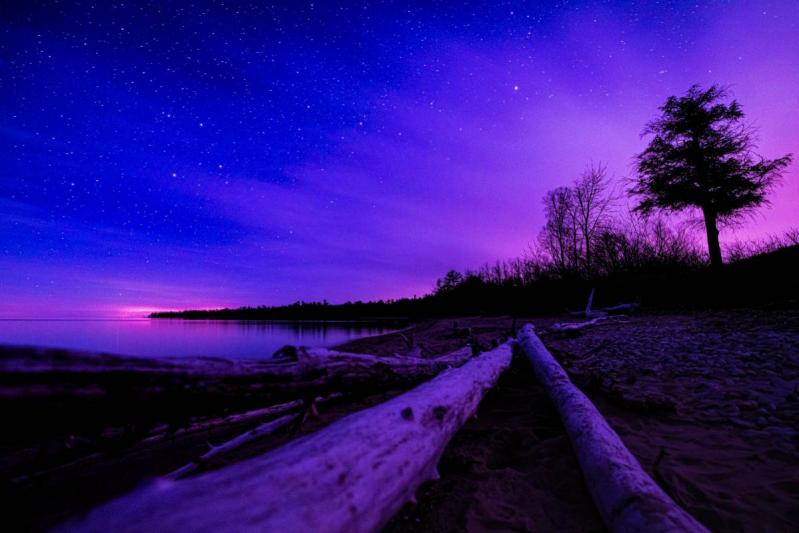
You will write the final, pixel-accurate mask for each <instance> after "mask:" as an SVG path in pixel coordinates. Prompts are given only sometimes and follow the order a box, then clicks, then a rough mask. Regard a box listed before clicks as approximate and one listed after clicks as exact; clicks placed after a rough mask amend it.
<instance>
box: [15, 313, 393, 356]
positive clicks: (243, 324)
mask: <svg viewBox="0 0 799 533" xmlns="http://www.w3.org/2000/svg"><path fill="white" fill-rule="evenodd" d="M388 331H391V329H389V328H387V327H383V326H381V325H363V324H348V323H341V322H338V323H319V322H316V323H297V322H259V321H238V320H163V319H161V320H149V319H140V320H0V344H18V345H28V346H48V347H54V348H69V349H74V350H86V351H92V352H107V353H115V354H122V355H139V356H149V357H158V356H191V355H204V356H217V357H228V358H250V359H262V358H268V357H270V356H271V355H272V354H273V353H274V352H275V350H277V349H278V348H280V347H281V346H284V345H286V344H297V345H302V346H331V345H334V344H338V343H342V342H344V341H347V340H350V339H354V338H357V337H365V336H369V335H379V334H381V333H386V332H388Z"/></svg>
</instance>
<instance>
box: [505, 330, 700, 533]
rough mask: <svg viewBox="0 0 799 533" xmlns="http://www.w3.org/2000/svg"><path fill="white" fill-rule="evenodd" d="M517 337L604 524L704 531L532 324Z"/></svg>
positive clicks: (670, 532) (669, 532)
mask: <svg viewBox="0 0 799 533" xmlns="http://www.w3.org/2000/svg"><path fill="white" fill-rule="evenodd" d="M518 342H519V347H520V349H521V351H522V353H523V354H524V355H525V356H526V357H527V358H528V359H529V360H530V363H531V364H532V366H533V371H534V372H535V375H536V377H537V378H538V381H540V382H541V384H542V385H543V387H544V389H546V391H547V394H548V395H549V397H550V398H551V399H552V401H553V403H554V404H555V407H556V409H557V410H558V413H559V414H560V417H561V419H562V420H563V425H564V426H565V428H566V432H567V433H568V435H569V439H570V440H571V443H572V447H573V448H574V452H575V455H576V456H577V459H578V461H579V463H580V467H581V469H582V471H583V475H584V477H585V480H586V483H587V485H588V490H589V491H590V493H591V496H592V498H593V500H594V503H595V504H596V506H597V509H598V510H599V513H600V514H601V515H602V519H603V521H604V522H605V525H606V526H607V527H608V528H609V529H611V530H612V531H615V532H619V533H628V532H629V533H632V532H639V531H647V532H661V533H677V532H705V531H707V530H706V529H705V527H704V526H702V525H701V524H700V523H699V522H697V521H696V519H694V518H693V517H692V516H691V515H690V514H688V513H687V512H686V511H685V510H683V509H682V508H681V507H679V506H678V505H677V504H676V503H674V501H673V500H672V499H671V498H670V497H669V496H668V495H667V494H666V493H665V492H663V490H662V489H661V488H660V487H659V486H658V485H657V484H656V483H655V482H654V481H653V480H652V478H651V477H649V476H648V475H647V474H646V472H644V470H643V468H641V465H640V463H639V462H638V461H637V460H636V459H635V457H634V456H633V455H632V453H630V451H629V450H628V449H627V448H626V447H625V446H624V443H623V442H622V440H621V438H619V436H618V435H617V434H616V432H615V431H613V429H612V428H611V427H610V425H608V423H607V421H606V420H605V418H604V417H603V416H602V415H601V414H600V413H599V411H598V410H597V409H596V407H594V405H593V404H592V403H591V401H590V400H589V399H588V398H587V397H586V396H585V395H584V394H583V393H582V392H580V390H579V389H577V387H575V386H574V385H573V384H572V383H571V381H570V380H569V377H568V375H567V374H566V372H565V371H564V370H563V368H561V366H560V365H559V364H558V362H557V361H555V359H554V358H553V357H552V355H551V354H550V353H549V351H548V350H547V349H546V347H545V346H544V344H543V343H542V342H541V340H540V339H539V338H538V337H537V336H536V334H535V331H534V329H533V326H532V325H530V324H527V325H526V326H525V327H524V328H522V330H521V331H520V333H519V337H518Z"/></svg>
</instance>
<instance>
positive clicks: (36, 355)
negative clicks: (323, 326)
mask: <svg viewBox="0 0 799 533" xmlns="http://www.w3.org/2000/svg"><path fill="white" fill-rule="evenodd" d="M297 352H298V354H299V355H301V357H299V356H298V357H297V358H296V360H291V359H267V360H254V361H244V360H232V359H231V360H227V359H221V358H172V359H147V358H136V357H120V356H113V355H103V354H89V353H79V352H66V351H62V350H37V349H30V348H2V347H0V396H2V400H3V410H2V413H0V423H2V426H3V427H4V428H5V429H6V431H5V432H4V435H3V437H2V438H0V443H3V444H13V445H15V446H16V445H35V444H36V443H37V442H46V441H48V440H53V441H55V442H59V441H66V440H67V439H74V438H77V440H78V441H80V442H87V443H91V444H86V447H91V446H94V444H93V443H99V442H101V441H104V440H108V439H110V438H115V439H116V438H117V437H116V435H120V437H119V439H122V438H124V439H125V441H126V442H130V443H133V442H141V441H142V440H146V439H152V440H153V441H156V440H159V439H160V438H162V437H160V436H159V435H162V436H171V435H175V434H176V432H178V431H180V430H181V429H186V428H188V429H191V428H192V426H193V425H195V424H198V423H199V424H203V423H204V420H206V421H207V420H214V419H221V420H223V421H224V420H225V419H226V417H228V416H230V415H232V414H235V413H246V412H248V411H254V410H255V411H256V412H255V413H253V414H254V415H256V416H260V414H258V412H257V411H258V410H260V409H262V408H263V406H265V405H270V404H271V405H276V404H288V406H289V408H292V406H294V405H295V404H294V403H293V402H296V401H297V400H307V399H309V398H315V397H317V396H322V397H326V396H330V395H332V394H336V393H342V392H346V393H347V394H352V395H355V396H358V395H361V394H363V395H368V394H373V393H375V392H380V391H384V390H387V389H392V388H393V389H407V388H410V387H413V386H414V385H417V384H419V383H421V382H422V381H425V380H427V379H430V378H431V377H432V376H434V375H436V374H438V373H439V372H440V371H441V370H444V369H447V368H450V367H452V366H458V365H460V364H462V363H463V362H465V361H466V360H468V359H469V358H470V357H471V352H470V350H469V349H468V348H464V349H461V350H458V351H455V352H452V353H449V354H446V355H444V356H441V357H435V358H417V357H377V356H373V355H364V354H355V353H343V352H338V351H332V350H323V349H319V350H314V349H311V350H302V349H299V350H297ZM263 414H265V413H263ZM212 425H213V424H212ZM108 435H112V436H113V437H109V436H108ZM23 439H27V441H24V440H23ZM18 441H19V442H18ZM28 441H29V442H28Z"/></svg>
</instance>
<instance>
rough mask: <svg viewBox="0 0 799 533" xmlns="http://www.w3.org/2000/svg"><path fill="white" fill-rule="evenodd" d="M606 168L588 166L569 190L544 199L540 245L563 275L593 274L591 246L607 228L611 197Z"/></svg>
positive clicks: (559, 190) (565, 189)
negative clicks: (543, 219) (543, 217)
mask: <svg viewBox="0 0 799 533" xmlns="http://www.w3.org/2000/svg"><path fill="white" fill-rule="evenodd" d="M609 189H610V181H609V180H608V178H607V167H605V166H603V165H601V164H600V165H597V166H594V165H590V166H589V167H588V168H587V169H586V170H585V172H583V174H582V175H581V176H580V177H579V178H577V179H576V180H575V181H574V184H573V185H572V186H571V187H558V188H557V189H553V190H551V191H548V192H547V193H546V195H545V196H544V199H543V201H544V212H545V215H546V223H545V225H544V227H543V229H542V230H541V233H540V234H539V237H538V238H539V242H540V244H541V245H542V246H543V247H544V249H545V250H546V251H547V252H548V253H549V256H550V258H551V259H552V262H553V264H554V265H555V268H556V269H557V270H558V271H559V272H560V273H561V275H563V274H573V273H578V272H579V273H583V274H585V275H586V276H588V277H591V276H592V275H593V274H594V253H593V252H594V245H595V241H596V240H597V239H598V238H599V235H600V234H601V233H602V232H603V231H604V230H606V229H607V228H608V227H609V225H610V217H609V214H610V211H611V208H612V204H613V200H614V198H613V196H612V195H611V194H610V193H609Z"/></svg>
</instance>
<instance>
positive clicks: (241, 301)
mask: <svg viewBox="0 0 799 533" xmlns="http://www.w3.org/2000/svg"><path fill="white" fill-rule="evenodd" d="M218 4H222V2H178V1H157V2H156V1H153V2H146V1H134V0H131V1H129V2H115V1H111V0H108V1H97V2H35V1H25V0H8V1H5V2H3V3H2V7H0V95H2V97H1V98H0V317H12V316H17V317H47V316H49V317H55V316H57V317H72V316H74V317H78V316H84V317H85V316H100V317H102V316H133V315H142V314H144V313H146V312H147V311H149V310H152V309H173V308H187V307H219V306H238V305H258V304H282V303H290V302H293V301H295V300H300V299H303V300H321V299H323V298H326V299H328V300H329V301H331V302H340V301H344V300H349V299H372V298H393V297H401V296H411V295H414V294H418V295H421V294H424V293H426V292H428V291H429V290H430V289H431V288H432V286H433V283H434V281H435V279H436V277H439V276H440V275H442V274H443V273H444V272H445V271H446V270H448V269H450V268H456V269H465V268H468V267H478V266H480V265H481V264H482V263H484V262H487V261H493V260H495V259H497V258H509V257H514V256H518V255H520V254H521V253H522V252H523V251H524V250H525V248H527V246H528V245H529V244H530V243H531V242H533V241H534V240H535V237H536V234H537V232H538V230H539V228H540V226H541V224H542V219H543V215H542V212H541V197H542V195H543V194H544V192H545V191H546V190H548V189H551V188H553V187H556V186H558V185H563V184H567V183H568V182H569V181H571V180H572V179H573V178H574V177H575V176H576V175H577V174H579V173H580V171H581V170H582V169H583V168H584V167H585V166H586V164H588V163H589V162H591V161H594V162H598V161H601V162H606V163H607V164H608V167H609V170H610V172H611V174H612V175H613V176H614V177H616V178H619V179H624V178H625V177H629V176H630V174H631V170H632V158H633V156H634V155H635V154H636V153H637V152H638V151H640V150H641V149H642V147H643V146H644V144H645V139H642V138H641V136H640V134H641V132H642V129H643V127H644V124H645V123H646V122H647V121H648V120H650V119H651V118H653V117H654V116H655V114H656V112H657V106H658V105H660V104H662V103H663V101H664V100H665V99H666V98H667V97H668V96H669V95H672V94H681V93H684V92H685V91H686V90H687V88H688V87H689V86H690V85H691V84H693V83H700V84H703V85H708V84H711V83H721V84H725V85H729V86H730V87H731V89H732V92H733V94H734V96H735V97H736V98H737V99H739V100H740V101H741V103H742V104H743V106H744V110H745V111H746V112H747V115H748V117H749V119H750V120H751V122H752V123H753V124H754V125H755V126H756V127H757V128H758V131H759V136H760V152H761V153H762V154H763V155H765V156H767V157H776V156H781V155H783V154H784V153H787V152H794V153H797V152H799V142H798V141H799V45H797V35H799V22H797V21H799V2H796V1H794V0H785V1H782V2H778V1H773V2H768V1H766V2H757V1H740V2H735V1H716V2H705V1H693V2H672V1H660V2H643V1H642V2H610V1H607V2H577V1H572V2H495V1H488V2H481V1H472V2H448V3H444V2H419V3H405V2H369V3H368V5H367V4H362V3H361V2H357V3H356V2H352V3H351V5H350V6H347V5H345V2H323V1H318V2H302V1H295V2H286V3H284V4H272V5H268V4H267V3H265V2H264V3H261V2H251V3H244V2H241V3H239V2H232V1H231V2H224V6H221V5H218ZM631 5H632V7H631ZM772 203H773V206H772V208H771V209H770V210H767V211H764V212H763V213H762V215H760V216H758V217H757V218H756V219H755V220H754V221H750V222H748V223H747V225H745V226H744V227H743V228H741V229H739V230H737V235H731V233H730V232H728V233H727V238H728V239H729V238H733V237H734V238H755V237H762V236H765V235H768V234H771V233H778V232H781V231H783V230H785V229H787V228H788V227H790V226H796V225H797V224H799V216H797V213H798V212H799V206H798V205H797V204H799V169H798V168H797V165H793V166H792V167H791V168H790V169H789V171H788V173H787V175H786V177H785V180H784V184H783V186H782V187H781V188H780V189H778V190H777V191H776V192H775V194H774V195H773V196H772Z"/></svg>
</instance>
